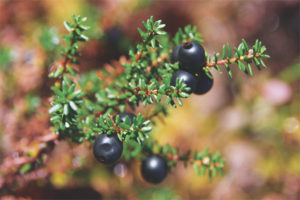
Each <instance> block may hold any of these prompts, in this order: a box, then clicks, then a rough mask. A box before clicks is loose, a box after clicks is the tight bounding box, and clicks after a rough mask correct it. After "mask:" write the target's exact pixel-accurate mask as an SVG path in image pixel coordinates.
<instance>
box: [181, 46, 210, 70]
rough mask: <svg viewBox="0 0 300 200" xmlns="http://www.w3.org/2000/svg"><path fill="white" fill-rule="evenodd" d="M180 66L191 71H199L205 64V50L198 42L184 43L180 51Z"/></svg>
mask: <svg viewBox="0 0 300 200" xmlns="http://www.w3.org/2000/svg"><path fill="white" fill-rule="evenodd" d="M178 59H179V66H180V68H181V69H183V70H185V71H188V72H190V73H197V72H200V71H201V70H202V67H203V66H204V65H205V63H206V60H205V52H204V49H203V47H202V46H201V45H200V44H199V43H198V42H186V43H184V44H183V45H182V46H181V48H180V49H179V52H178Z"/></svg>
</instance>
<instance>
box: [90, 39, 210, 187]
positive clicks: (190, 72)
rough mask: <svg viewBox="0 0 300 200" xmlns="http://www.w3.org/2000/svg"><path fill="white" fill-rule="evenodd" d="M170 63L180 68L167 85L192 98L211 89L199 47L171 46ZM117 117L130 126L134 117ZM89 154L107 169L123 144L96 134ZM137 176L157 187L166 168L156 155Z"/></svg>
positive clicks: (146, 160) (165, 173)
mask: <svg viewBox="0 0 300 200" xmlns="http://www.w3.org/2000/svg"><path fill="white" fill-rule="evenodd" d="M171 62H172V63H175V62H179V67H180V70H178V71H176V72H175V73H174V74H173V76H172V78H171V85H173V86H176V81H183V82H184V83H185V84H186V85H187V86H188V87H189V88H190V93H194V94H204V93H206V92H208V91H209V90H210V89H211V88H212V85H213V79H211V78H209V77H208V76H207V75H206V73H205V72H204V70H203V67H204V66H205V65H206V59H205V51H204V49H203V47H202V46H201V45H200V44H199V43H197V42H186V43H184V44H179V45H177V46H175V47H174V48H173V51H172V54H171ZM177 79H178V80H177ZM119 117H120V122H125V120H126V118H128V119H129V121H130V124H132V123H133V118H134V117H136V116H135V115H134V114H132V113H129V112H125V113H121V114H120V115H119ZM93 152H94V155H95V157H96V159H97V160H98V161H99V162H101V163H104V164H108V165H111V164H114V163H115V162H117V161H118V160H119V158H120V157H121V155H122V152H123V143H122V142H121V141H120V140H119V138H118V136H117V134H113V135H108V134H106V133H104V134H100V135H99V136H98V137H97V138H96V140H95V143H94V146H93ZM141 173H142V177H143V178H144V179H145V180H146V181H148V182H149V183H153V184H158V183H160V182H162V181H163V180H164V178H165V177H166V176H167V173H168V166H167V163H166V161H165V160H164V159H163V158H162V157H160V156H159V155H150V156H148V157H146V158H145V159H144V160H143V162H142V165H141Z"/></svg>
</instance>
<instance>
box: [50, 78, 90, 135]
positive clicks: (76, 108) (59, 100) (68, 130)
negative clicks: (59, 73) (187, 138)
mask: <svg viewBox="0 0 300 200" xmlns="http://www.w3.org/2000/svg"><path fill="white" fill-rule="evenodd" d="M51 89H52V90H53V91H54V94H55V95H54V96H53V98H54V101H53V102H52V103H51V108H50V109H49V114H51V115H53V117H51V118H50V121H51V122H52V123H53V124H54V126H55V128H56V132H57V133H58V134H59V136H60V137H62V138H66V137H68V136H70V137H72V139H73V140H74V141H80V136H79V135H78V134H79V133H82V131H81V130H80V129H79V127H78V124H79V119H78V114H79V113H80V111H81V109H80V106H81V104H82V103H83V100H82V97H83V96H84V93H83V92H82V91H81V90H76V85H75V83H74V82H73V81H71V80H70V79H69V78H68V77H67V75H66V74H64V75H63V80H62V83H61V84H57V85H55V86H52V87H51Z"/></svg>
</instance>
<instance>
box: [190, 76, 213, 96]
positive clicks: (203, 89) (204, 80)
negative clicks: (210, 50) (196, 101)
mask: <svg viewBox="0 0 300 200" xmlns="http://www.w3.org/2000/svg"><path fill="white" fill-rule="evenodd" d="M210 75H211V74H210ZM213 83H214V79H211V78H209V77H208V76H207V75H206V74H205V73H204V72H203V73H199V76H198V77H197V83H196V89H195V90H194V93H195V94H205V93H207V92H208V91H209V90H210V89H211V88H212V86H213Z"/></svg>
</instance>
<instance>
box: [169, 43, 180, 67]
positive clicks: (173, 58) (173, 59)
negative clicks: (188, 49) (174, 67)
mask: <svg viewBox="0 0 300 200" xmlns="http://www.w3.org/2000/svg"><path fill="white" fill-rule="evenodd" d="M181 46H182V44H178V45H176V46H175V47H174V48H173V50H172V53H171V63H175V62H177V61H179V59H178V52H179V49H180V47H181Z"/></svg>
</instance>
